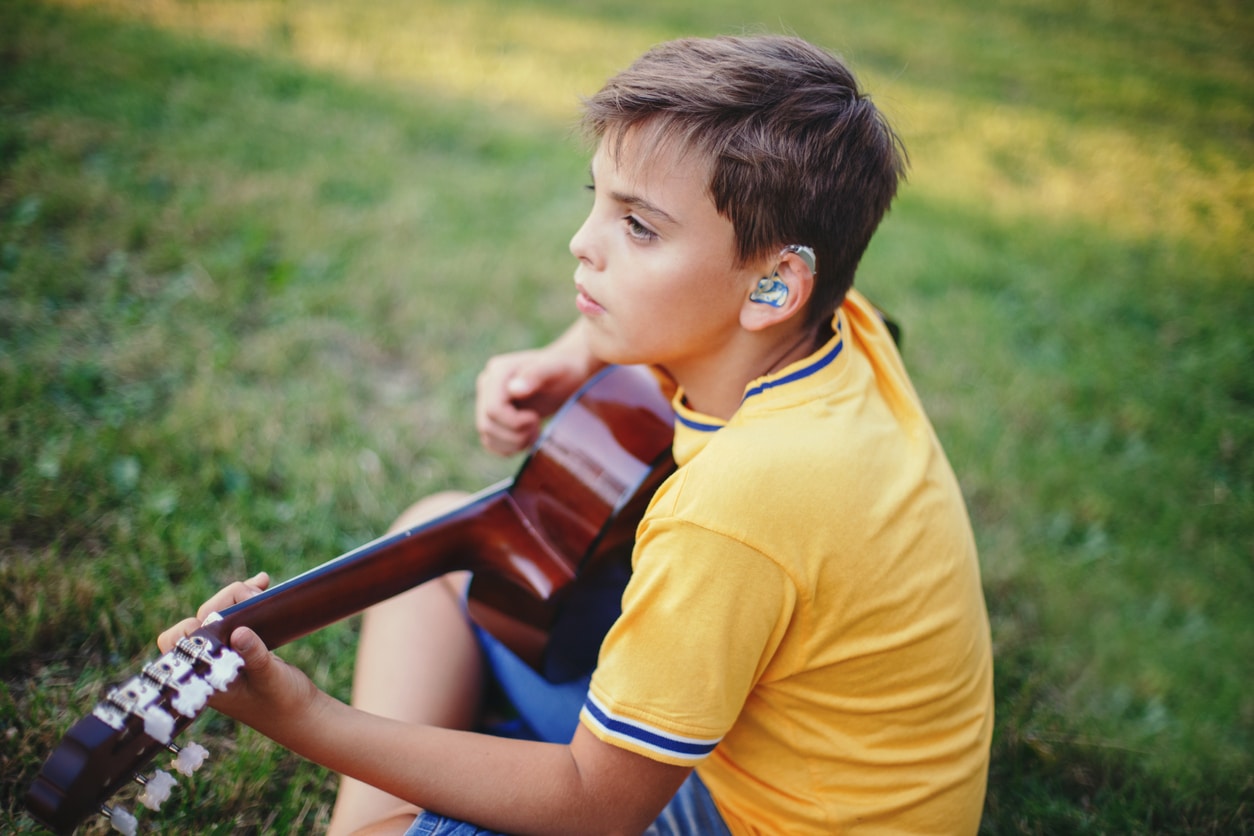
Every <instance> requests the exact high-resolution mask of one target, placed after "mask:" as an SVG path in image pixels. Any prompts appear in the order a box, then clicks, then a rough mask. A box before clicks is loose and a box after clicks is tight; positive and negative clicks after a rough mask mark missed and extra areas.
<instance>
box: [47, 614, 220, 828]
mask: <svg viewBox="0 0 1254 836" xmlns="http://www.w3.org/2000/svg"><path fill="white" fill-rule="evenodd" d="M243 664H244V660H243V659H241V658H240V656H239V655H238V654H236V653H235V652H234V651H232V650H231V649H230V648H228V647H226V646H224V645H223V644H222V642H221V641H220V640H219V639H218V638H216V637H215V636H214V634H213V632H212V631H211V630H206V629H205V628H201V629H200V630H197V631H196V632H195V633H193V634H192V635H190V636H187V637H185V638H183V639H181V640H180V641H179V643H178V644H177V645H176V646H175V647H174V649H172V650H171V651H170V652H168V653H166V654H164V655H163V656H161V657H160V658H159V659H157V660H155V661H153V662H151V663H149V664H148V665H145V666H144V669H143V670H142V671H140V672H139V673H138V674H137V675H135V676H133V677H131V678H130V679H128V680H127V681H126V682H124V683H122V684H121V685H119V686H117V687H116V688H113V689H111V690H110V691H109V693H108V694H106V695H105V698H104V699H103V700H101V701H100V702H99V703H97V705H96V707H95V709H94V710H93V711H92V713H91V714H89V715H87V716H86V717H84V718H82V719H81V720H79V721H78V722H77V723H75V724H74V725H73V726H72V727H71V728H70V730H69V731H68V732H66V734H65V737H63V738H62V739H61V742H60V744H58V746H57V748H56V749H55V750H54V751H53V753H52V755H50V756H49V758H48V760H47V761H46V762H45V763H44V765H43V768H42V769H41V770H40V772H39V776H38V777H37V778H36V779H35V782H34V783H33V784H32V785H31V788H30V790H29V792H28V793H27V796H26V805H27V808H28V809H29V810H30V812H31V814H32V815H34V816H35V818H36V819H38V820H39V821H40V822H41V823H42V824H43V825H45V826H46V827H48V828H49V829H50V830H52V831H54V832H56V833H71V832H73V830H74V828H75V827H77V826H78V825H79V824H80V823H81V822H82V821H83V819H85V818H87V816H89V815H91V814H93V813H104V814H105V815H107V816H109V818H110V819H111V821H112V824H113V828H114V829H115V830H118V831H119V832H121V833H126V834H134V833H135V832H136V831H137V827H138V822H137V820H136V817H135V816H133V815H131V814H130V813H128V812H127V811H126V810H125V809H123V808H122V807H119V806H116V805H115V806H113V807H109V806H108V802H109V799H110V798H112V797H113V795H114V794H115V793H116V792H118V790H120V789H121V788H122V787H123V786H125V785H126V784H128V783H129V782H131V781H138V782H139V783H140V784H141V785H142V786H143V790H142V791H141V792H140V794H139V795H138V796H137V798H136V800H137V801H138V802H139V803H140V804H142V805H143V806H145V807H148V808H149V809H152V810H156V809H158V808H159V807H160V806H161V804H162V803H163V802H164V801H165V800H166V799H167V798H168V797H169V795H170V791H171V789H172V787H173V786H174V784H175V783H176V781H175V779H174V778H173V777H172V776H171V775H170V774H169V773H168V772H165V771H164V770H157V771H156V772H155V773H153V774H152V775H151V776H148V777H144V776H142V775H141V774H140V772H141V770H143V769H144V768H145V767H146V766H147V765H148V764H149V763H150V762H151V761H152V760H153V759H154V758H156V757H157V756H158V755H160V754H161V753H162V752H170V753H173V754H174V755H175V758H174V760H173V763H172V767H173V769H175V770H176V771H178V772H181V773H183V774H184V775H191V774H192V773H193V772H195V771H196V769H198V768H199V767H200V765H201V763H203V761H204V759H205V757H206V755H207V753H206V752H205V750H204V749H203V748H202V747H200V746H198V745H197V744H195V743H191V744H188V745H186V746H184V747H181V748H180V747H178V746H176V745H174V743H173V740H174V736H175V735H177V734H178V733H179V732H181V731H182V730H183V729H185V728H186V727H187V726H188V725H190V724H191V722H192V721H193V720H194V719H195V718H196V717H197V716H198V715H199V714H200V712H201V711H202V710H203V709H204V707H205V704H206V703H207V702H208V700H209V697H210V696H211V695H212V694H213V693H214V692H215V691H225V690H226V688H227V687H228V686H229V685H230V684H231V682H233V681H234V680H235V678H236V676H237V675H238V673H239V669H240V668H241V667H242V666H243Z"/></svg>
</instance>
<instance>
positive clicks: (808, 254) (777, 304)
mask: <svg viewBox="0 0 1254 836" xmlns="http://www.w3.org/2000/svg"><path fill="white" fill-rule="evenodd" d="M786 253H795V254H796V255H798V256H800V258H801V260H802V261H804V262H805V264H806V267H809V268H810V272H811V273H813V272H814V267H815V264H816V260H815V257H814V250H813V249H811V248H810V247H807V246H805V245H804V244H789V245H788V246H787V247H784V249H782V250H780V253H779V254H780V257H781V258H782V257H783V256H784V254H786ZM749 301H751V302H760V303H761V304H763V305H770V306H771V307H772V308H782V307H783V306H784V303H785V302H787V301H788V285H786V284H784V282H783V280H782V279H780V277H779V267H778V266H776V268H775V272H774V273H772V274H771V275H769V276H763V277H762V278H760V279H758V284H757V287H755V288H754V289H753V292H752V293H750V294H749Z"/></svg>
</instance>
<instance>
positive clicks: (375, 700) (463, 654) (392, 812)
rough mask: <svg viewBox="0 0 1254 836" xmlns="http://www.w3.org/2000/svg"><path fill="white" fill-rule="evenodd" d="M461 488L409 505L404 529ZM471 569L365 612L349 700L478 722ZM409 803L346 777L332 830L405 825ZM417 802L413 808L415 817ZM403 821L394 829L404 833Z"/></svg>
mask: <svg viewBox="0 0 1254 836" xmlns="http://www.w3.org/2000/svg"><path fill="white" fill-rule="evenodd" d="M464 498H465V497H464V495H462V494H452V493H449V494H437V495H435V496H432V497H429V498H428V499H425V500H423V501H421V502H419V503H417V504H416V505H414V506H412V507H410V508H409V509H408V510H407V511H406V512H405V513H404V514H402V515H401V516H400V517H399V518H398V519H397V521H396V523H394V524H393V526H392V529H391V530H392V531H401V530H404V529H405V528H409V527H411V526H413V525H416V524H417V523H419V522H422V521H424V520H428V519H431V518H432V517H435V516H437V515H439V514H440V513H443V512H444V511H447V510H450V509H452V508H454V507H456V506H457V505H459V504H460V503H461V502H462V501H463V500H464ZM468 581H469V575H468V574H466V573H455V574H451V575H447V576H445V577H442V578H437V579H435V580H433V581H430V582H428V583H426V584H423V585H422V586H419V587H416V588H414V589H412V590H409V591H408V592H404V593H402V594H400V595H398V596H396V597H395V598H392V599H390V600H388V601H385V602H383V603H381V604H377V605H376V606H374V607H371V608H370V609H368V610H367V611H366V612H365V615H364V617H363V620H362V626H361V637H360V639H359V641H358V647H357V662H356V667H355V669H354V672H353V698H352V703H353V705H354V706H356V707H357V708H360V709H362V710H363V711H369V712H371V713H373V714H379V715H382V716H385V717H391V718H394V719H397V720H403V721H405V722H410V723H423V724H427V725H437V726H443V727H446V728H461V729H470V728H474V726H475V725H476V723H477V721H478V715H479V706H480V701H481V697H482V691H483V660H482V658H481V656H480V651H479V646H478V644H477V642H476V641H475V636H474V633H473V631H472V629H471V627H470V623H469V622H468V621H467V619H466V615H465V609H464V605H463V600H464V593H465V588H466V584H467V583H468ZM406 806H407V805H405V802H403V801H401V800H400V799H398V798H396V797H395V796H391V795H388V794H387V793H384V792H383V791H382V790H377V789H375V788H374V787H371V786H370V785H368V784H363V783H361V782H360V781H356V780H353V779H351V778H342V779H341V781H340V789H339V793H338V794H337V796H336V799H335V809H334V810H333V812H332V814H331V825H330V828H329V829H328V831H327V832H328V834H329V836H342V834H346V833H352V832H354V831H356V830H360V829H361V828H364V827H366V826H367V825H371V824H376V823H377V824H379V825H380V826H386V825H385V821H384V820H387V821H388V822H395V823H397V824H400V825H405V824H406V821H405V816H406V815H407V813H406V811H405V809H403V808H406ZM416 813H417V808H413V807H409V808H408V816H409V818H408V821H412V817H413V815H415V814H416ZM404 829H405V828H404V826H401V827H400V829H399V830H394V831H393V832H397V833H403V832H404Z"/></svg>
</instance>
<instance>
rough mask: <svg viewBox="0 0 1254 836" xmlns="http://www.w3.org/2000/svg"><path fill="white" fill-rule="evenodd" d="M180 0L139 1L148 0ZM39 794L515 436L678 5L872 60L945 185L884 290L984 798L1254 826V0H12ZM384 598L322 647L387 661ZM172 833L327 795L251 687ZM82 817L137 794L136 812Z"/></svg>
mask: <svg viewBox="0 0 1254 836" xmlns="http://www.w3.org/2000/svg"><path fill="white" fill-rule="evenodd" d="M136 9H142V15H143V16H142V18H141V17H140V12H137V11H135V10H136ZM0 20H3V21H4V23H3V25H2V26H0V429H2V432H0V478H2V479H3V484H4V490H3V492H2V493H0V727H2V728H3V729H4V730H5V731H4V745H3V748H2V749H0V752H2V753H3V754H2V757H0V777H2V779H3V780H0V811H2V812H0V817H3V818H0V822H3V823H4V825H5V826H4V828H3V829H5V830H7V831H16V832H33V830H34V825H33V823H32V822H31V821H30V820H29V819H28V818H26V817H25V816H24V815H23V813H22V808H21V793H22V791H23V790H24V788H25V786H26V785H27V784H28V783H29V781H30V779H31V777H32V776H33V775H34V773H35V771H36V770H37V769H38V766H39V764H40V762H41V761H42V759H43V758H44V757H45V756H46V754H47V753H48V752H49V751H50V750H51V748H52V747H53V746H54V745H55V742H56V740H57V739H58V738H59V736H60V734H61V733H62V732H63V731H64V730H65V728H66V727H68V725H69V724H70V723H71V722H72V721H73V720H74V719H76V718H77V717H78V716H80V715H81V714H83V713H85V712H86V711H89V710H90V708H91V706H92V704H93V703H94V702H95V700H96V699H97V698H98V696H99V694H100V692H101V690H102V689H103V688H105V687H106V686H107V685H109V684H111V683H115V682H117V681H119V680H121V679H123V678H125V677H126V676H128V675H130V673H131V672H132V671H133V670H134V669H136V668H137V667H138V666H139V665H141V664H142V663H143V662H144V661H146V660H147V659H149V658H151V657H152V656H153V647H152V638H153V636H155V634H156V633H157V631H158V630H159V629H161V628H162V627H164V626H165V625H166V624H168V623H169V622H171V621H173V620H175V619H176V618H178V617H180V616H181V615H183V614H184V613H185V612H187V611H188V610H189V609H190V608H191V607H192V606H193V605H194V604H195V603H196V602H198V601H200V600H202V599H203V598H204V597H205V596H206V595H207V594H208V593H209V592H210V591H211V590H213V589H215V588H217V587H218V586H219V585H220V584H221V583H223V582H224V581H226V580H228V579H232V578H234V577H237V576H240V575H242V574H243V573H244V571H246V570H247V571H253V570H256V569H266V570H268V571H270V572H272V573H273V574H275V575H277V576H280V577H287V576H290V575H292V574H294V573H296V572H297V571H299V570H301V569H303V568H306V567H308V566H310V565H313V564H314V563H317V562H321V561H322V560H324V559H326V558H327V557H330V556H333V555H334V554H337V553H339V552H342V551H344V550H346V549H347V548H350V547H352V546H355V545H358V544H360V543H362V542H364V541H366V540H367V539H369V538H371V537H373V536H374V535H375V534H377V533H378V532H379V531H380V530H381V529H382V528H383V527H384V526H385V525H386V524H387V523H388V522H389V521H390V519H391V517H392V515H393V514H394V513H395V512H396V510H397V509H399V508H400V507H402V506H403V505H404V504H405V503H407V502H408V501H410V500H412V499H413V498H415V497H417V496H419V495H422V494H424V493H427V492H429V491H431V490H435V489H440V488H445V487H461V488H468V489H473V488H478V487H481V486H483V485H485V484H488V483H489V482H491V481H494V480H496V479H497V478H500V477H501V476H503V475H505V474H508V473H509V472H511V471H512V469H513V467H514V465H515V463H513V462H501V461H498V460H495V459H493V458H490V457H488V456H487V455H485V454H483V453H481V452H479V451H478V450H477V448H476V444H475V439H474V436H473V432H472V430H471V428H470V426H469V421H468V415H469V411H470V407H471V403H472V400H473V381H474V376H475V374H476V372H477V371H478V368H479V366H480V365H481V363H482V362H483V360H485V359H486V358H487V357H488V356H490V355H491V354H493V353H495V352H498V351H502V350H508V349H511V348H516V347H521V346H525V345H531V344H534V343H536V342H538V341H540V340H543V339H546V338H548V337H550V336H552V335H553V334H555V333H557V332H558V331H559V330H560V329H561V328H562V327H563V326H564V325H565V324H566V322H567V321H568V320H569V317H570V316H571V305H570V298H569V288H568V281H567V277H568V276H569V271H570V270H571V264H570V257H569V255H568V253H566V251H565V242H566V240H567V239H568V237H569V235H570V234H571V232H572V231H573V230H574V229H575V228H576V226H577V224H578V223H579V221H580V220H581V218H582V213H583V212H584V211H585V209H586V197H585V196H584V194H583V193H582V188H581V187H582V185H583V183H584V179H585V177H586V164H587V161H586V150H585V149H583V148H582V147H581V146H580V143H579V142H578V141H577V140H576V139H575V138H574V137H573V135H572V132H571V130H570V126H571V124H572V122H573V121H574V120H575V118H576V115H577V110H576V108H577V101H578V96H579V95H581V94H587V93H588V92H591V91H592V90H594V89H595V88H596V86H597V85H598V84H599V82H600V81H601V80H602V79H603V78H604V77H605V76H606V75H608V74H609V73H611V72H613V70H614V69H615V68H616V67H618V66H621V65H622V64H624V63H626V62H627V61H629V60H631V58H633V57H634V56H635V55H636V54H637V53H638V52H639V51H641V50H642V49H644V48H645V47H647V46H648V45H649V44H651V43H654V42H656V41H658V40H662V39H665V38H668V37H674V36H679V35H683V34H713V33H717V32H724V31H732V30H739V29H742V28H765V29H771V30H781V29H783V30H794V31H797V32H800V33H802V34H804V35H807V36H808V37H811V38H812V39H814V40H815V41H817V42H819V43H822V44H824V45H826V46H829V47H831V48H833V49H836V50H838V51H841V52H843V53H844V54H846V55H847V56H848V57H849V58H850V59H851V61H852V62H853V63H854V65H855V68H856V69H858V70H859V72H860V74H861V75H862V76H863V77H864V80H865V81H866V82H867V84H868V86H869V87H871V89H872V90H873V91H874V92H875V96H876V99H877V101H879V102H880V103H881V104H882V105H883V106H884V107H885V109H886V110H887V111H888V112H889V114H890V115H891V116H892V117H893V118H894V119H895V121H896V122H897V124H898V125H899V127H900V129H901V131H902V133H903V135H904V138H905V140H906V143H907V145H908V146H909V148H910V149H911V154H912V159H913V171H912V177H911V183H910V185H909V187H908V188H907V189H906V191H905V192H904V194H903V196H902V198H901V199H900V200H899V202H898V204H897V206H896V208H895V209H894V211H893V213H892V215H891V216H890V219H889V221H888V222H887V224H886V225H885V227H884V229H883V230H882V232H881V234H880V235H879V236H878V237H877V240H876V241H875V243H874V244H873V246H872V250H871V252H870V253H869V254H868V257H867V260H866V262H865V264H864V267H863V270H862V272H861V274H860V277H859V282H860V284H861V285H862V286H863V287H864V288H866V289H867V291H868V292H869V293H870V294H871V295H872V296H873V297H874V298H876V300H877V301H879V302H881V303H882V304H884V305H885V306H886V307H887V308H889V309H890V310H892V311H893V312H894V313H895V314H897V316H898V317H899V318H900V319H902V320H903V321H904V322H905V324H906V343H905V353H906V359H907V362H908V364H909V365H910V366H911V368H912V370H913V373H914V376H915V381H916V383H917V385H918V387H919V389H920V392H921V393H922V395H923V397H924V400H925V401H926V402H927V404H928V406H929V410H930V411H931V413H932V415H933V418H934V420H935V423H936V425H937V429H938V431H939V433H940V435H941V437H942V439H943V440H944V442H945V444H946V447H947V449H948V451H949V453H950V457H951V459H952V460H953V462H954V465H955V469H956V470H957V472H958V473H959V476H960V479H961V481H962V483H963V488H964V491H965V492H966V495H967V498H968V502H969V504H970V507H971V509H972V515H973V518H974V521H975V525H976V529H977V536H978V537H979V540H980V546H981V554H982V560H983V565H984V576H985V587H986V593H987V597H988V601H989V607H990V612H991V615H992V618H993V630H994V641H995V645H996V654H997V689H998V721H997V735H996V740H995V743H994V761H993V768H992V775H991V780H990V788H989V798H988V803H987V806H986V811H985V818H984V825H983V830H984V832H986V833H989V834H1001V833H1142V832H1144V833H1190V834H1202V833H1206V834H1210V833H1215V834H1218V833H1248V832H1251V831H1254V769H1252V767H1251V752H1254V698H1252V697H1251V696H1250V691H1249V687H1248V686H1249V682H1250V670H1249V660H1250V659H1251V658H1254V620H1252V619H1251V616H1250V614H1249V604H1248V602H1249V601H1251V600H1254V572H1252V571H1251V566H1252V564H1254V408H1252V407H1254V372H1252V369H1254V362H1252V361H1254V337H1252V336H1251V332H1250V328H1249V322H1251V321H1254V287H1252V286H1251V274H1252V268H1254V247H1252V246H1251V243H1250V229H1251V220H1254V218H1252V215H1254V174H1252V173H1251V172H1254V165H1252V163H1254V139H1252V137H1254V130H1251V129H1252V128H1254V105H1251V101H1254V97H1252V96H1251V93H1252V90H1251V86H1252V84H1251V78H1254V73H1252V72H1251V71H1252V70H1254V67H1252V66H1251V64H1254V60H1252V59H1251V57H1250V55H1249V50H1248V45H1249V43H1250V42H1251V35H1252V34H1254V16H1252V15H1251V13H1250V12H1249V11H1248V10H1246V9H1245V8H1244V7H1243V6H1241V5H1240V4H1235V3H1213V4H1209V5H1208V7H1207V8H1204V9H1199V8H1197V7H1196V4H1188V3H1184V2H1168V0H1163V1H1162V2H1151V3H1143V4H1135V5H1134V4H1118V3H1107V4H1094V3H1087V2H1080V1H1079V0H1074V2H1050V3H1045V2H1031V1H1030V0H1001V2H997V3H993V4H989V3H981V4H976V3H962V2H955V3H949V4H932V5H931V6H927V7H925V8H918V7H917V4H913V3H909V2H906V0H888V2H882V3H876V4H871V5H867V4H852V3H836V4H810V3H803V2H800V0H795V2H793V0H777V2H774V3H771V4H765V3H761V2H750V0H729V1H728V2H726V3H721V4H705V3H692V4H677V3H674V2H653V0H642V2H639V3H636V4H633V5H632V7H631V9H630V10H627V9H624V8H622V7H620V6H618V5H611V4H609V3H598V2H580V3H574V2H562V0H548V2H540V0H535V2H525V3H522V2H520V3H512V4H493V3H485V2H478V3H474V2H469V3H468V2H458V3H438V2H425V3H403V4H402V3H388V2H384V3H376V4H369V5H366V4H360V5H359V4H333V3H328V2H309V3H304V4H288V3H281V2H277V1H276V2H247V3H245V2H234V3H231V2H219V1H217V0H213V1H211V0H199V1H198V2H173V0H153V2H150V3H146V4H143V6H142V7H137V6H135V5H134V4H126V3H120V2H100V3H91V4H88V3H71V2H65V3H59V4H52V3H48V4H38V3H33V2H24V0H0ZM354 626H355V625H354V623H353V622H352V621H350V622H347V623H344V624H341V625H336V626H335V627H332V628H329V629H327V630H324V631H321V632H319V633H317V634H315V635H313V636H310V637H307V638H306V639H302V640H301V641H300V642H297V643H295V644H294V645H292V646H291V647H290V648H288V649H287V651H285V655H286V656H287V657H288V658H290V659H292V660H293V661H296V662H297V663H299V664H301V665H302V666H303V667H304V668H305V669H306V670H308V671H310V672H311V674H313V675H314V676H315V677H316V678H317V679H318V681H319V682H320V683H321V684H323V685H324V687H327V688H328V689H330V690H331V691H333V692H336V693H339V694H341V695H342V694H345V693H346V692H347V685H348V664H347V661H348V659H349V658H350V656H351V649H352V640H353V630H354ZM196 734H197V736H199V737H201V738H203V739H205V740H207V741H209V742H210V743H211V744H212V745H211V749H212V750H213V751H214V754H215V758H214V763H213V765H212V766H211V767H210V768H209V770H208V771H209V773H210V775H209V777H205V776H206V773H205V772H202V773H201V777H198V778H197V779H195V781H194V784H195V786H194V787H192V788H191V790H190V791H187V792H183V793H182V794H181V795H180V796H179V797H178V800H176V801H175V802H173V803H172V804H171V805H169V806H168V807H167V808H166V810H164V811H163V812H162V814H161V818H160V822H161V826H162V827H163V829H167V830H168V831H169V832H196V833H202V832H221V833H228V832H230V833H234V832H274V833H286V832H290V831H292V830H295V829H301V828H317V827H318V826H319V825H321V824H324V823H325V820H326V815H327V810H328V806H329V803H330V801H331V799H332V797H333V796H332V793H333V787H334V783H333V781H332V780H331V779H330V777H329V776H327V775H326V774H325V773H324V772H323V771H322V770H319V769H317V768H315V767H312V766H310V765H309V764H306V763H303V762H301V761H299V760H297V759H295V758H293V757H292V756H290V755H288V754H287V753H285V752H283V751H281V750H278V749H276V747H273V746H272V745H270V744H269V743H268V742H267V741H265V740H264V739H261V738H259V737H258V736H257V735H255V734H253V733H251V732H249V731H248V730H245V729H239V728H236V727H235V726H234V724H232V723H230V722H229V721H226V720H224V719H223V718H221V717H211V718H207V719H203V720H201V721H200V723H199V725H198V726H197V730H196ZM84 832H102V831H101V825H100V824H99V823H93V824H91V825H90V826H88V827H85V828H84Z"/></svg>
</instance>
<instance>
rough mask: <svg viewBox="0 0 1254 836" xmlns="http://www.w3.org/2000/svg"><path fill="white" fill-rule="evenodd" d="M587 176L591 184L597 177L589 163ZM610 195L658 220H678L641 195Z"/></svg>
mask: <svg viewBox="0 0 1254 836" xmlns="http://www.w3.org/2000/svg"><path fill="white" fill-rule="evenodd" d="M588 178H589V179H590V180H591V181H592V183H593V185H594V186H595V185H596V182H597V177H596V172H595V171H593V168H592V166H591V165H589V166H588ZM610 197H611V198H612V199H613V200H614V201H615V202H616V203H622V204H623V205H625V206H630V207H632V208H633V209H639V210H642V211H644V212H647V213H648V214H650V215H654V216H656V217H657V218H659V219H660V220H663V221H665V222H667V223H671V224H678V223H679V221H677V220H675V218H674V216H672V215H671V213H670V212H667V211H666V210H665V209H663V208H662V207H660V206H658V205H657V204H655V203H650V202H649V201H647V200H645V199H644V198H643V197H637V196H636V195H631V194H626V193H625V192H610Z"/></svg>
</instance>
